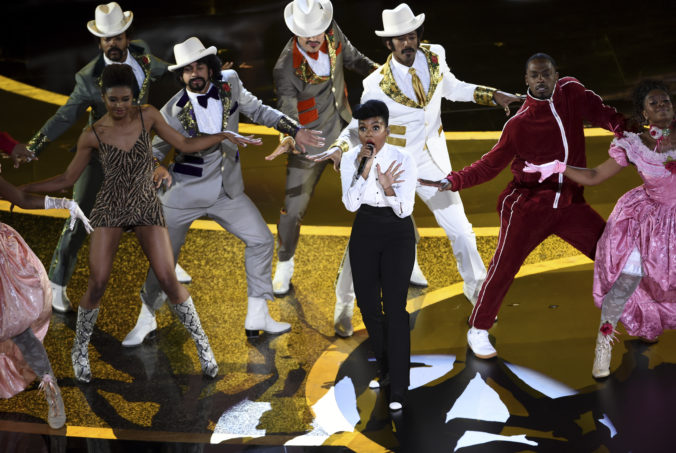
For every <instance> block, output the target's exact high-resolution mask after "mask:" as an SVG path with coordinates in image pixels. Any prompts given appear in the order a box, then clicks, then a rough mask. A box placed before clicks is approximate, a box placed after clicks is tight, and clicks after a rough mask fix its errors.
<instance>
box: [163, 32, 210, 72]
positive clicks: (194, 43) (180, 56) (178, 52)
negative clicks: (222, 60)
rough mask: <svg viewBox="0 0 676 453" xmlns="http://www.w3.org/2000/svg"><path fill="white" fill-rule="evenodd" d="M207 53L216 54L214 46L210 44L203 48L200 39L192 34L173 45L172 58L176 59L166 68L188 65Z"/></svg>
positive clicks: (173, 69)
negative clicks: (174, 62) (173, 63)
mask: <svg viewBox="0 0 676 453" xmlns="http://www.w3.org/2000/svg"><path fill="white" fill-rule="evenodd" d="M207 55H216V47H215V46H211V47H209V48H208V49H205V48H204V44H202V41H200V40H199V39H197V38H195V37H194V36H193V37H192V38H188V39H186V40H185V41H183V42H182V43H179V44H176V45H175V46H174V59H175V60H176V64H175V65H171V66H169V67H168V68H167V69H169V70H170V71H175V70H177V69H180V68H182V67H183V66H188V65H189V64H190V63H194V62H195V61H197V60H199V59H200V58H202V57H206V56H207Z"/></svg>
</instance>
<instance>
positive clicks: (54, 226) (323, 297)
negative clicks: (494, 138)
mask: <svg viewBox="0 0 676 453" xmlns="http://www.w3.org/2000/svg"><path fill="white" fill-rule="evenodd" d="M0 221H2V222H5V223H8V224H10V225H13V227H14V228H16V229H17V230H18V231H20V232H21V233H22V234H23V236H24V238H25V239H26V241H27V242H28V243H29V244H30V245H31V246H32V247H33V249H34V251H35V252H36V254H38V256H39V257H40V258H41V259H42V260H43V262H48V260H49V257H50V256H51V252H52V250H53V247H54V245H55V242H56V238H57V236H58V231H59V229H60V227H61V224H62V220H61V219H54V218H47V217H36V216H29V215H24V214H16V213H15V214H8V213H6V212H2V213H1V214H0ZM347 239H348V238H347V236H341V235H303V236H302V237H301V241H300V244H299V249H298V253H297V259H296V271H295V273H294V278H293V291H292V292H291V293H290V294H289V295H288V296H286V297H283V298H279V299H277V300H276V301H274V302H271V303H270V310H271V312H272V314H273V316H274V317H275V318H277V319H281V320H284V321H287V322H290V323H291V324H292V330H291V332H289V333H288V334H284V335H280V336H277V337H275V336H263V337H261V338H259V339H257V340H253V341H247V340H246V338H245V335H244V332H243V325H244V317H245V309H246V286H245V275H244V269H243V264H242V263H243V246H242V244H241V243H240V242H239V241H238V240H237V239H235V238H234V237H232V236H231V235H229V234H227V233H225V232H223V231H219V230H215V231H209V230H191V231H190V233H189V235H188V238H187V242H186V245H185V247H184V249H183V253H182V255H181V257H180V260H181V263H182V265H183V266H184V267H185V269H186V270H187V271H188V272H189V273H190V274H191V275H192V277H193V283H192V284H190V285H189V289H190V291H191V293H192V296H193V298H194V300H195V305H196V307H197V309H198V311H199V313H200V316H201V318H202V323H203V326H204V328H205V331H206V332H207V333H208V335H209V338H210V341H211V344H212V347H213V350H214V352H215V354H216V359H217V360H218V363H219V367H220V373H219V375H218V377H217V378H216V379H214V380H211V379H206V378H202V377H201V375H200V371H199V363H198V360H197V356H196V354H195V349H194V344H193V343H192V341H191V339H190V338H189V336H188V335H187V333H186V332H185V331H184V330H183V328H182V326H181V325H180V324H179V323H178V322H177V320H176V319H175V318H174V317H173V316H172V315H171V314H170V312H169V310H168V309H167V308H166V307H165V308H163V309H162V310H161V311H160V312H159V316H158V333H157V335H155V336H154V338H152V339H150V340H147V341H146V342H145V343H144V344H143V345H142V346H140V347H137V348H124V347H122V346H121V345H120V342H121V340H122V339H123V338H124V336H125V335H126V333H127V332H128V331H129V330H130V329H131V328H132V327H133V325H134V323H135V320H136V316H137V313H138V310H139V298H138V290H139V288H140V286H141V284H142V282H143V279H144V277H145V272H146V269H147V262H146V260H145V258H144V257H143V255H142V253H141V250H140V248H139V246H138V245H137V243H136V239H135V237H134V236H133V234H126V235H125V237H124V240H123V241H122V244H121V247H120V250H119V252H118V255H117V258H116V260H115V265H114V269H113V275H112V277H111V281H110V284H109V286H108V289H107V291H106V294H105V296H104V300H103V302H102V310H101V313H100V315H99V320H98V322H97V324H96V328H95V331H94V334H93V336H92V342H91V346H90V359H91V364H92V372H93V376H94V379H93V380H92V382H91V383H90V384H84V385H83V384H79V383H77V382H76V381H75V380H74V379H73V372H72V368H71V364H70V356H69V351H70V347H71V345H72V341H73V336H74V324H75V316H74V314H66V315H62V314H57V313H55V314H54V315H53V317H52V324H51V326H50V331H49V333H48V335H47V337H46V339H45V347H46V349H47V351H48V354H49V356H50V359H51V361H52V366H53V368H54V371H55V373H56V376H57V377H58V379H59V384H60V385H61V388H62V390H63V394H64V399H65V403H66V411H67V416H68V422H67V427H66V428H64V429H63V430H61V431H60V432H54V431H52V430H50V429H49V428H48V427H47V425H46V424H45V420H44V419H45V416H46V411H47V407H46V403H45V401H44V398H43V397H42V395H40V394H39V393H38V390H37V386H36V385H33V386H31V387H29V388H28V389H27V390H26V391H24V392H22V393H20V394H19V395H17V396H15V397H14V398H11V399H8V400H0V430H3V431H12V432H14V433H15V434H13V435H17V434H16V433H17V432H18V433H21V432H30V433H41V434H45V435H46V434H51V435H52V437H51V438H52V441H51V442H52V443H54V442H55V441H54V440H53V439H61V442H62V444H63V445H65V446H66V447H64V448H69V447H68V446H69V445H70V446H72V445H73V443H74V442H75V443H76V442H77V439H78V438H88V439H87V442H88V443H89V444H91V445H94V447H91V446H90V447H89V451H98V448H102V447H101V445H102V442H103V443H104V444H103V445H108V444H106V442H108V443H111V442H112V443H113V444H114V445H117V444H118V443H120V442H123V443H124V442H125V441H126V442H132V441H151V442H155V444H150V445H165V444H164V443H165V442H178V443H179V444H178V445H181V446H183V447H185V446H186V445H199V446H201V448H205V447H206V446H209V447H210V448H215V447H221V448H222V450H214V451H244V450H235V448H242V449H245V448H252V447H253V446H254V445H255V446H259V447H260V446H265V445H268V446H275V445H276V446H282V445H285V447H284V448H298V449H299V450H297V451H315V450H314V449H315V448H318V447H316V446H318V445H322V446H323V447H321V448H323V449H325V450H322V451H332V450H334V449H336V450H335V451H364V452H371V451H389V450H397V449H398V450H399V451H448V449H449V448H452V447H453V446H454V445H455V447H456V448H457V447H459V446H462V445H469V446H471V445H474V446H475V448H481V446H482V445H483V448H486V447H487V446H488V445H492V446H493V447H494V449H491V451H520V450H519V449H517V450H514V449H512V447H513V446H514V445H518V446H520V447H519V448H526V447H527V448H528V449H532V450H536V451H552V449H556V448H563V449H564V451H592V450H595V449H597V448H601V449H602V450H601V451H603V448H608V449H611V450H614V448H615V447H617V446H618V445H626V444H627V443H631V442H633V441H634V440H633V439H634V436H635V435H637V430H636V428H635V427H633V425H632V424H631V423H629V417H628V415H627V414H626V413H625V410H628V409H626V408H624V407H623V406H631V407H630V408H629V409H634V410H635V409H636V407H635V406H636V405H637V404H638V409H645V407H644V406H642V405H641V404H639V403H636V401H634V400H633V399H632V398H638V397H639V394H640V392H643V391H646V390H647V389H651V390H650V394H651V395H653V396H655V395H662V396H664V397H666V399H664V400H657V401H651V406H650V410H649V411H646V412H648V413H647V414H644V415H651V416H652V415H654V416H655V417H645V418H643V421H644V423H641V426H642V427H643V430H645V429H647V428H648V427H649V428H650V432H651V433H652V434H653V437H652V439H653V442H658V443H653V444H651V445H661V444H660V443H659V442H662V441H663V440H664V435H665V434H664V433H666V432H668V430H666V429H665V427H664V423H665V422H664V421H661V419H660V418H659V416H661V415H659V416H658V414H664V413H665V412H662V410H663V409H664V410H666V408H667V407H670V406H669V403H674V402H676V400H675V399H674V398H673V397H674V391H673V390H671V391H670V392H669V391H668V390H666V389H667V388H668V386H667V384H666V383H667V382H672V383H673V378H674V377H676V375H675V374H674V372H675V370H674V365H673V363H674V360H675V359H676V357H675V355H676V353H675V352H674V351H676V347H675V346H676V335H672V332H668V333H666V334H665V335H664V336H663V337H662V338H661V340H660V342H659V343H657V344H656V345H652V346H646V345H643V344H641V343H639V342H638V341H636V340H631V339H629V337H627V336H626V335H625V336H624V337H623V338H622V341H621V342H620V345H618V346H617V347H616V348H615V350H614V352H613V357H614V360H613V367H612V370H613V371H614V372H615V373H614V374H613V377H612V378H611V379H610V380H608V381H605V382H596V381H594V380H593V379H592V377H591V374H590V368H591V362H592V358H593V344H594V332H595V330H596V327H597V325H598V316H599V313H598V310H596V309H595V308H594V307H593V306H592V304H591V297H590V294H591V273H592V265H591V264H590V262H589V261H588V260H587V259H586V258H584V257H581V256H579V255H578V254H577V253H576V251H575V250H574V249H572V248H571V247H570V246H568V245H567V244H565V243H564V242H562V241H560V240H558V239H557V238H550V239H549V240H547V241H546V242H545V243H543V244H542V245H541V246H540V247H538V248H537V249H536V250H535V251H534V252H533V253H532V254H531V256H530V257H529V259H528V261H527V263H526V266H524V268H523V269H522V272H521V274H520V278H518V279H517V281H516V282H515V284H514V285H513V288H512V289H511V290H510V293H509V294H508V297H507V299H506V300H505V303H504V305H503V309H502V311H501V312H500V321H499V323H498V324H497V325H496V326H495V327H494V328H493V329H492V331H491V332H492V334H494V335H495V336H496V338H497V346H498V348H499V352H500V357H499V359H497V360H491V361H481V360H477V359H474V358H473V356H472V355H471V353H469V354H468V353H467V350H466V342H465V338H464V336H465V332H466V319H467V316H468V315H469V312H470V310H471V306H470V304H469V303H468V302H467V300H466V299H464V297H462V296H461V283H459V281H460V280H459V276H458V274H457V270H456V269H455V265H454V262H453V258H452V254H451V249H450V246H449V244H448V241H447V240H446V239H445V238H442V237H435V236H424V237H423V238H422V240H421V243H420V245H419V256H420V263H421V267H422V269H423V271H424V272H425V274H426V276H427V278H428V280H429V283H430V286H429V288H426V289H416V288H411V290H410V292H409V307H408V308H409V311H410V312H411V313H412V320H411V325H412V332H411V335H412V371H411V379H412V386H413V387H414V388H412V390H411V392H410V395H411V403H410V405H409V406H407V410H406V411H404V414H403V415H402V416H394V417H392V418H390V416H389V414H388V412H387V410H386V406H385V403H384V401H383V400H384V396H383V397H381V396H380V395H379V393H378V392H374V391H372V390H369V389H368V387H367V384H368V380H369V379H370V378H371V376H372V373H373V370H372V365H371V364H370V363H369V360H372V359H371V358H370V354H369V352H368V341H364V340H365V339H366V335H365V332H364V331H363V330H360V331H358V332H357V333H356V334H355V335H354V336H353V337H352V338H350V339H339V338H337V337H335V336H334V334H333V326H332V322H331V320H332V317H333V300H334V295H333V291H334V289H333V281H334V278H335V273H336V269H337V267H338V265H339V261H340V259H341V255H342V251H343V249H344V247H345V245H346V243H347ZM495 241H496V238H495V237H494V236H479V237H478V244H479V249H480V251H481V254H482V256H483V257H484V260H486V261H487V260H488V259H489V258H490V256H491V254H492V251H493V249H494V247H495ZM86 253H87V250H86V247H85V249H83V250H82V252H81V256H82V257H86V256H87V255H86ZM83 261H86V260H83ZM87 272H88V269H87V266H86V264H85V263H80V264H79V265H78V268H77V270H76V273H75V275H74V277H73V279H72V281H71V284H70V285H69V288H68V292H69V296H70V298H71V300H73V301H77V300H78V299H79V297H80V296H81V295H82V293H83V292H84V290H85V285H86V279H87ZM355 322H356V324H357V325H359V324H360V318H359V314H358V312H357V314H356V316H355ZM669 379H671V381H669ZM656 389H657V390H656ZM659 390H663V391H664V393H663V394H660V393H659ZM477 398H478V399H477ZM622 398H625V400H622ZM626 398H629V400H626ZM622 401H633V406H632V404H623V403H622ZM468 402H469V403H468ZM489 403H490V405H491V407H490V408H488V406H487V405H489ZM482 411H484V412H483V413H482ZM606 418H608V419H609V420H612V422H610V424H609V426H612V429H611V428H606V424H603V423H602V421H603V420H604V419H606ZM444 420H446V422H444ZM632 422H636V420H635V419H632ZM613 423H614V425H613ZM559 425H560V426H559ZM612 430H615V432H616V434H615V435H613V436H611V434H612ZM477 432H479V433H483V434H481V435H479V434H476V433H477ZM618 432H619V433H620V435H618V434H617V433H618ZM60 436H66V437H65V438H63V437H60ZM618 436H619V437H618ZM93 439H97V440H93ZM618 439H620V440H618ZM80 441H82V439H80ZM192 443H194V444H192ZM57 444H58V442H57ZM89 444H88V445H89ZM58 445H61V444H58ZM133 445H137V444H133ZM538 445H539V447H538ZM301 446H304V447H301ZM308 446H315V447H312V449H310V450H308V448H310V447H308ZM423 446H424V448H423ZM586 447H590V448H589V450H587V448H586ZM591 447H594V448H591ZM58 448H59V447H53V451H59V450H58ZM92 448H93V449H92ZM107 448H110V446H108V447H107ZM116 448H119V447H116ZM157 448H160V447H157ZM162 448H165V447H162ZM186 448H187V447H186ZM225 448H230V450H225ZM257 448H258V447H257ZM260 448H263V447H260ZM419 448H420V449H419ZM578 448H581V449H578ZM8 451H9V450H8ZM63 451H76V450H73V449H71V450H63ZM156 451H163V450H156ZM247 451H249V450H247ZM279 451H282V450H279ZM288 451H294V450H288ZM467 451H471V450H467ZM634 451H641V450H636V449H635V450H634ZM653 451H655V450H653Z"/></svg>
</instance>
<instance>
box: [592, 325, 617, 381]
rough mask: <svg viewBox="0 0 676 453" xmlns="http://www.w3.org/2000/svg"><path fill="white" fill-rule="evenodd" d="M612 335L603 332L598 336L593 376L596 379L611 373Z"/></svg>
mask: <svg viewBox="0 0 676 453" xmlns="http://www.w3.org/2000/svg"><path fill="white" fill-rule="evenodd" d="M611 341H612V335H603V334H602V333H601V332H599V333H598V335H597V336H596V349H594V365H593V366H592V376H594V377H595V378H596V379H601V378H604V377H608V375H610V358H611V352H612V350H613V345H612V343H611Z"/></svg>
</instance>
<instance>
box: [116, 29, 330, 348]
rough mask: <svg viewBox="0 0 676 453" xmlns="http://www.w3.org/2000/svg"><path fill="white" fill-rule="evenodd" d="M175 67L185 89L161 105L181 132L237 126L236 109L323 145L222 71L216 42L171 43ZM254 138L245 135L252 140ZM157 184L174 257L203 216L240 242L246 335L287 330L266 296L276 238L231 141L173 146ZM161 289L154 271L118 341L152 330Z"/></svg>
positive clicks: (157, 144) (130, 342)
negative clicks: (163, 185)
mask: <svg viewBox="0 0 676 453" xmlns="http://www.w3.org/2000/svg"><path fill="white" fill-rule="evenodd" d="M174 57H175V58H176V64H175V65H173V66H169V70H170V71H175V72H177V74H178V76H179V79H180V80H181V81H182V82H183V83H184V84H185V89H183V90H181V91H179V92H178V93H176V95H174V97H172V98H171V99H170V100H169V102H167V103H166V104H165V105H164V107H162V109H161V112H162V115H163V116H164V118H165V119H166V120H167V122H168V123H169V125H170V126H172V127H173V128H174V129H176V130H177V131H179V132H181V133H182V134H184V135H185V136H188V137H192V136H195V135H198V134H200V133H214V132H221V131H225V130H227V131H232V132H237V131H238V130H239V115H240V113H243V114H245V115H246V116H247V117H249V118H250V119H251V120H252V121H254V122H255V123H258V124H263V125H265V126H268V127H274V128H275V129H277V130H278V131H279V132H281V133H284V134H288V135H289V136H290V137H292V138H293V139H295V142H296V146H298V147H300V148H305V146H308V147H309V146H315V147H316V146H322V145H323V144H324V140H323V139H322V138H321V133H319V132H317V131H310V130H309V129H304V128H301V127H300V126H299V125H298V123H296V122H295V121H294V120H292V119H291V118H289V117H287V116H286V115H284V114H282V113H281V112H279V111H277V110H275V109H273V108H271V107H268V106H266V105H264V104H263V103H262V102H261V101H260V100H259V99H258V98H256V97H255V96H254V95H252V94H251V93H250V92H249V91H247V90H246V89H245V88H244V86H243V85H242V82H241V81H240V79H239V77H238V75H237V73H236V72H235V71H233V70H225V71H221V63H220V61H219V60H218V57H216V48H215V47H213V46H212V47H209V48H208V49H206V48H205V47H204V45H202V43H201V42H200V40H199V39H197V38H194V37H193V38H189V39H187V40H186V41H184V42H182V43H180V44H177V45H175V46H174ZM256 142H257V143H259V142H258V141H249V143H254V144H256ZM169 150H170V146H169V144H167V143H166V142H164V141H163V140H162V139H160V138H159V137H155V139H154V140H153V153H154V155H155V157H156V158H157V159H158V161H159V160H161V159H163V158H164V157H165V156H166V155H167V153H168V152H169ZM155 178H156V181H157V182H158V183H160V182H162V180H166V181H167V182H169V183H171V186H170V187H169V188H168V189H167V190H166V191H165V192H164V193H162V194H161V195H160V200H161V201H162V204H163V206H164V216H165V219H166V221H167V227H168V229H169V237H170V240H171V245H172V248H173V251H174V258H175V259H176V258H177V257H178V254H179V252H180V249H181V246H182V245H183V243H184V241H185V236H186V234H187V232H188V228H189V227H190V224H191V223H192V222H193V221H194V220H196V219H198V218H200V217H202V216H208V217H211V218H212V219H214V220H215V221H216V222H217V223H218V224H219V225H221V226H222V227H223V228H224V229H226V230H227V231H229V232H230V233H232V234H234V235H235V236H237V237H238V238H239V239H241V240H242V241H244V243H245V244H246V249H245V252H244V261H245V262H244V266H245V268H246V275H247V285H248V310H247V316H246V320H245V322H244V328H245V331H246V334H247V336H249V337H252V336H257V335H259V334H260V332H261V331H263V332H267V333H273V334H279V333H283V332H287V331H288V330H289V329H290V328H291V326H290V325H289V324H287V323H284V322H277V321H275V320H273V319H272V318H271V317H270V314H269V313H268V306H267V301H268V300H271V299H273V298H274V296H273V294H272V280H271V274H272V255H273V252H274V239H273V236H272V233H271V232H270V229H269V228H268V226H267V224H266V223H265V221H264V220H263V217H262V216H261V214H260V212H259V211H258V209H257V208H256V206H255V205H254V204H253V202H252V201H251V199H249V197H248V196H247V195H246V194H245V193H244V183H243V181H242V169H241V167H240V161H239V152H238V149H237V147H236V146H235V145H233V144H231V143H225V142H223V143H221V144H219V145H217V146H214V147H213V148H209V149H205V150H204V151H201V152H199V153H195V154H183V153H181V152H180V150H176V156H175V160H174V163H173V164H172V165H171V166H170V169H169V171H168V172H167V171H166V169H164V168H163V167H162V166H159V167H158V169H157V170H156V174H155ZM164 298H165V296H164V294H162V291H161V289H160V286H159V283H158V281H157V278H156V277H155V275H154V274H153V272H152V271H150V272H149V273H148V277H147V278H146V282H145V284H144V286H143V289H142V291H141V300H142V301H143V304H142V308H141V313H140V315H139V318H138V321H137V323H136V326H135V327H134V329H133V330H132V331H131V332H130V333H129V334H128V335H127V337H126V338H125V339H124V341H123V342H122V344H123V345H124V346H135V345H138V344H140V343H142V342H143V339H144V338H145V337H146V336H147V335H148V334H149V333H150V332H152V331H154V330H155V329H156V328H157V323H156V321H155V316H154V312H155V310H156V309H157V308H159V307H160V306H161V305H162V304H163V302H164Z"/></svg>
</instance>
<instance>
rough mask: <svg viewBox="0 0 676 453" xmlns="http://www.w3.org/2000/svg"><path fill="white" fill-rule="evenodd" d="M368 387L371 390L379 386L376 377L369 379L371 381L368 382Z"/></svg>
mask: <svg viewBox="0 0 676 453" xmlns="http://www.w3.org/2000/svg"><path fill="white" fill-rule="evenodd" d="M369 388H370V389H371V390H377V389H379V388H380V382H379V381H378V380H377V379H371V382H369Z"/></svg>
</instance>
